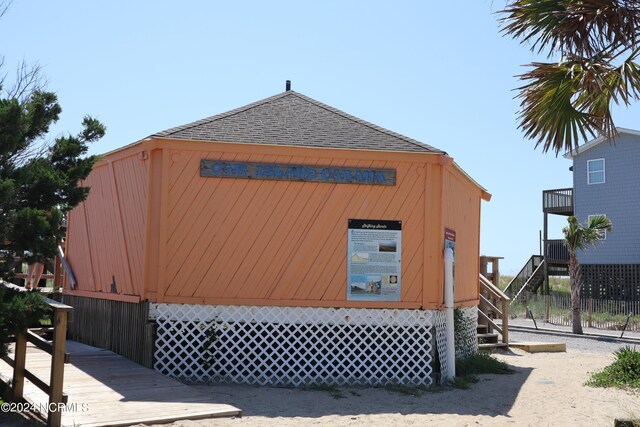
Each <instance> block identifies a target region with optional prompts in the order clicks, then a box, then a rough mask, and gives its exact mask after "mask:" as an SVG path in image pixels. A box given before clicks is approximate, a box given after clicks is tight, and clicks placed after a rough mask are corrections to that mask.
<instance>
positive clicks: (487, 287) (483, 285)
mask: <svg viewBox="0 0 640 427" xmlns="http://www.w3.org/2000/svg"><path fill="white" fill-rule="evenodd" d="M479 284H480V301H481V304H480V305H479V307H478V308H479V311H478V317H482V318H483V319H484V320H485V322H487V324H488V325H491V326H492V327H493V328H494V329H496V330H497V331H498V332H500V334H502V342H503V343H505V344H509V301H510V300H509V297H508V296H507V295H506V294H505V293H504V292H502V291H501V290H500V289H498V287H497V286H495V285H494V284H493V283H491V282H490V281H489V279H487V278H486V277H484V276H483V275H482V274H480V275H479ZM483 291H484V292H486V293H487V294H489V295H490V296H491V298H492V299H494V300H495V301H491V300H490V299H489V298H486V297H485V296H484V295H482V293H483ZM497 301H500V303H501V307H502V309H499V308H498V307H497V304H496V302H497ZM486 307H489V308H490V309H492V311H494V312H495V313H496V314H498V315H499V316H500V318H501V320H502V322H501V323H502V324H501V325H500V326H498V324H497V323H496V322H494V321H493V319H491V317H490V316H489V314H488V313H485V312H484V311H483V309H485V308H486Z"/></svg>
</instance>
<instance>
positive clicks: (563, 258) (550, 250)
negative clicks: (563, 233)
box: [545, 239, 569, 264]
mask: <svg viewBox="0 0 640 427" xmlns="http://www.w3.org/2000/svg"><path fill="white" fill-rule="evenodd" d="M545 244H546V245H547V262H548V263H549V264H568V263H569V249H567V245H565V243H564V239H553V240H547V241H546V242H545Z"/></svg>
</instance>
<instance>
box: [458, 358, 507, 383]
mask: <svg viewBox="0 0 640 427" xmlns="http://www.w3.org/2000/svg"><path fill="white" fill-rule="evenodd" d="M514 372H515V370H514V369H513V368H511V366H509V365H507V364H506V363H504V362H502V361H500V360H498V359H496V358H494V357H493V356H491V355H490V354H487V353H476V354H472V355H470V356H467V357H463V358H460V359H456V378H455V379H454V381H453V386H454V387H456V388H461V389H463V390H466V389H468V388H469V387H470V386H471V384H474V383H477V382H478V375H480V374H499V375H503V374H512V373H514Z"/></svg>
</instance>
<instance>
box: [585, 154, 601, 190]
mask: <svg viewBox="0 0 640 427" xmlns="http://www.w3.org/2000/svg"><path fill="white" fill-rule="evenodd" d="M587 184H589V185H591V184H604V159H596V160H588V161H587Z"/></svg>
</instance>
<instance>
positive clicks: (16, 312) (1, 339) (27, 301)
mask: <svg viewBox="0 0 640 427" xmlns="http://www.w3.org/2000/svg"><path fill="white" fill-rule="evenodd" d="M51 312H52V310H51V307H49V305H48V304H47V303H46V301H45V299H44V296H43V295H42V294H41V293H39V292H38V291H36V290H33V291H27V292H24V291H23V292H21V291H19V290H16V289H12V288H7V287H5V286H2V285H0V355H5V354H7V343H9V342H10V341H11V340H12V337H13V336H15V335H16V334H17V333H19V332H21V331H23V330H24V329H26V328H28V327H32V326H38V325H40V323H41V321H42V320H43V319H50V317H51Z"/></svg>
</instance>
